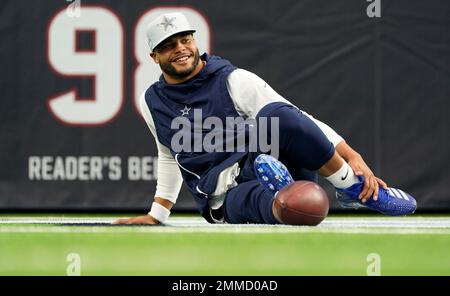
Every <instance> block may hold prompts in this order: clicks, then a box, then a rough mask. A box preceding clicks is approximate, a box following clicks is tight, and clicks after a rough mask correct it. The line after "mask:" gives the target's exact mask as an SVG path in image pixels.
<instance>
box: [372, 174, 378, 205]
mask: <svg viewBox="0 0 450 296" xmlns="http://www.w3.org/2000/svg"><path fill="white" fill-rule="evenodd" d="M373 185H374V191H373V200H375V201H377V200H378V181H377V180H376V179H374V183H373Z"/></svg>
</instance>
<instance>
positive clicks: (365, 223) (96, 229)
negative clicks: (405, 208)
mask: <svg viewBox="0 0 450 296" xmlns="http://www.w3.org/2000/svg"><path fill="white" fill-rule="evenodd" d="M115 219H116V218H114V217H110V218H57V217H49V218H25V217H11V218H0V233H14V232H36V233H44V232H50V233H147V232H150V233H351V234H352V233H355V234H358V233H361V234H450V218H428V217H386V218H374V217H369V218H367V217H362V218H337V217H336V218H335V217H330V218H327V219H325V220H324V221H323V222H322V223H321V224H320V225H319V226H317V227H306V226H289V225H256V224H238V225H231V224H209V223H207V222H206V221H204V220H203V219H202V218H176V217H174V218H171V219H169V220H168V222H167V224H166V225H165V226H156V227H152V226H132V227H127V226H125V227H123V226H118V227H105V226H108V225H110V223H111V222H112V221H113V220H115ZM18 224H21V225H18ZM30 224H32V225H30ZM60 224H67V225H69V226H68V227H62V226H61V225H60Z"/></svg>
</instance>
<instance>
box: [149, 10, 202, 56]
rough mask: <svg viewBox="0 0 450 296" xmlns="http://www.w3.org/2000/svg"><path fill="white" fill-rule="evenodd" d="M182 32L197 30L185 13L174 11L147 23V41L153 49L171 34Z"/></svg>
mask: <svg viewBox="0 0 450 296" xmlns="http://www.w3.org/2000/svg"><path fill="white" fill-rule="evenodd" d="M182 32H191V33H194V32H195V30H194V29H192V27H191V25H190V24H189V22H188V20H187V18H186V16H184V14H182V13H180V12H174V13H166V14H163V15H160V16H158V17H157V18H156V19H154V20H153V21H152V22H151V23H149V24H148V25H147V42H148V45H149V46H150V50H151V51H153V50H154V49H155V47H157V46H158V45H159V44H160V43H161V42H163V41H164V40H166V39H167V38H169V37H170V36H173V35H175V34H178V33H182Z"/></svg>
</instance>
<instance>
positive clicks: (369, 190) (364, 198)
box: [361, 177, 376, 203]
mask: <svg viewBox="0 0 450 296" xmlns="http://www.w3.org/2000/svg"><path fill="white" fill-rule="evenodd" d="M366 180H367V183H365V185H364V186H367V188H365V190H363V193H364V194H363V193H361V195H362V200H361V201H362V202H363V203H365V202H367V200H369V198H370V197H371V196H372V194H373V192H374V190H375V186H374V184H375V183H376V180H374V178H372V177H369V178H367V179H366ZM366 184H367V185H366Z"/></svg>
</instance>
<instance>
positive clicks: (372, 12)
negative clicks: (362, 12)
mask: <svg viewBox="0 0 450 296" xmlns="http://www.w3.org/2000/svg"><path fill="white" fill-rule="evenodd" d="M366 1H367V2H370V4H369V5H368V6H367V10H366V14H367V16H368V17H370V18H374V17H381V0H366Z"/></svg>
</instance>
